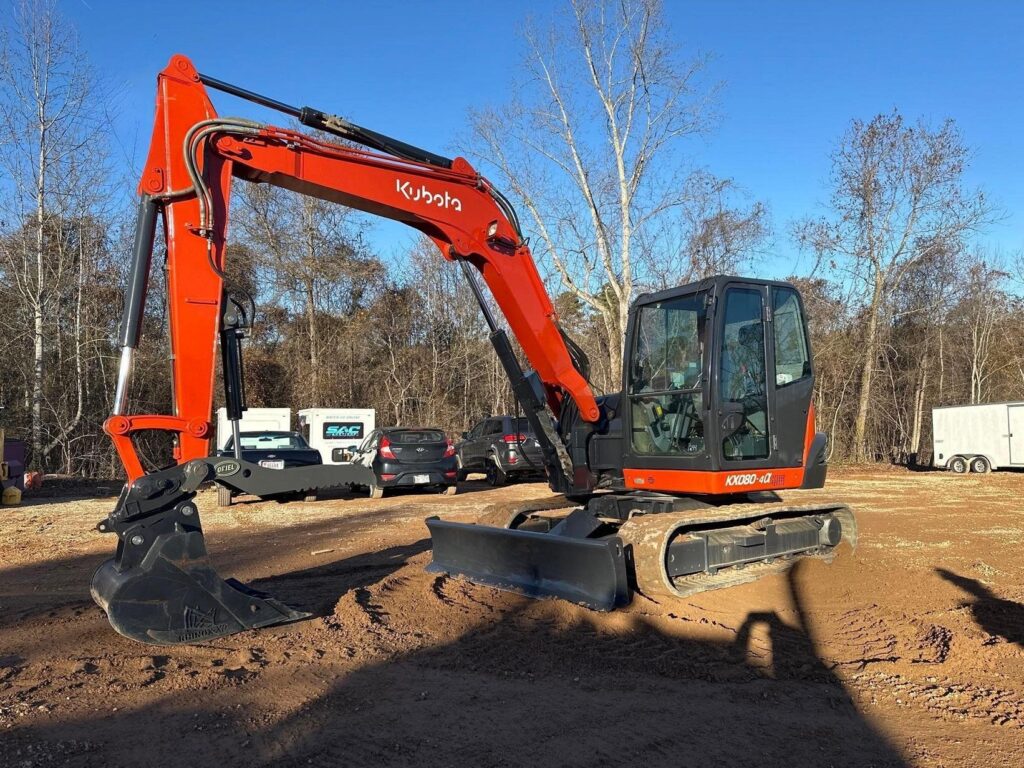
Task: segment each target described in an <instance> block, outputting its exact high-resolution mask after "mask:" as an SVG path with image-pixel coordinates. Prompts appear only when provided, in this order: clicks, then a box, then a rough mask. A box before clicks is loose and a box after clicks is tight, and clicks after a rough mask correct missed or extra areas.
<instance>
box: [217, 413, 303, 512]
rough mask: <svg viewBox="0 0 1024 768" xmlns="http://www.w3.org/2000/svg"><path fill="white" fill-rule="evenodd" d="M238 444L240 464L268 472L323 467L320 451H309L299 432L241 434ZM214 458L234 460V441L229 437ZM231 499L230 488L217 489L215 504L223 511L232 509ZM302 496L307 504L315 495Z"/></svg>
mask: <svg viewBox="0 0 1024 768" xmlns="http://www.w3.org/2000/svg"><path fill="white" fill-rule="evenodd" d="M238 441H239V443H241V445H242V459H243V460H245V461H251V462H252V463H253V464H259V465H260V466H261V467H267V468H268V469H285V468H286V467H308V466H310V465H312V464H323V459H322V458H321V456H320V451H318V450H316V449H315V448H310V447H309V443H307V442H306V440H305V438H304V437H303V436H302V435H300V434H299V433H298V432H242V433H241V434H240V435H239V436H238ZM217 455H218V456H232V457H233V456H234V455H235V443H234V438H231V437H229V438H228V441H227V443H226V444H225V447H224V449H223V450H220V451H217ZM231 495H232V493H231V489H230V488H225V487H224V486H218V488H217V503H218V504H220V506H222V507H228V506H231ZM302 496H303V498H304V499H305V500H306V501H315V500H316V494H310V495H305V494H303V495H302ZM285 497H287V494H286V495H285ZM296 498H297V496H296Z"/></svg>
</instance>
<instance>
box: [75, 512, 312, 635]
mask: <svg viewBox="0 0 1024 768" xmlns="http://www.w3.org/2000/svg"><path fill="white" fill-rule="evenodd" d="M136 535H137V536H140V535H143V534H136ZM123 546H124V547H129V548H130V547H133V546H136V545H133V544H132V543H131V541H130V540H129V541H128V542H126V543H125V544H124V545H123ZM138 546H144V543H143V544H142V545H138ZM126 559H127V558H123V557H122V546H119V547H118V556H117V557H115V558H113V559H111V560H107V561H106V562H105V563H103V564H102V565H101V566H100V567H99V568H98V569H97V570H96V573H95V574H94V575H93V579H92V588H91V590H90V591H91V593H92V597H93V600H95V601H96V603H97V604H98V605H99V606H100V607H101V608H102V609H103V610H104V611H105V612H106V614H107V618H108V619H109V620H110V624H111V626H112V627H113V628H114V629H116V630H117V631H118V632H120V633H121V634H122V635H124V636H125V637H130V638H131V639H133V640H138V641H140V642H143V643H154V644H158V645H176V644H181V643H197V642H202V641H206V640H211V639H213V638H216V637H223V636H224V635H231V634H234V633H235V632H241V631H243V630H246V629H256V628H259V627H266V626H270V625H272V624H281V623H284V622H289V621H296V620H298V619H303V618H306V617H308V616H309V615H310V614H308V613H303V612H301V611H295V610H292V609H291V608H289V607H288V606H287V605H285V604H284V603H281V602H278V601H277V600H274V599H273V598H271V597H269V596H268V595H266V594H264V593H262V592H257V591H256V590H254V589H251V588H249V587H247V586H246V585H244V584H242V583H241V582H239V581H236V580H235V579H226V580H225V579H222V578H221V577H220V575H219V574H218V573H217V571H216V570H215V569H214V568H213V566H212V565H210V562H209V559H208V558H207V556H206V546H205V544H204V542H203V534H202V532H201V531H186V530H184V529H182V528H181V527H180V526H179V527H178V530H176V531H172V532H169V533H164V534H161V535H159V536H157V537H156V538H155V540H154V541H153V542H152V545H151V546H149V548H148V549H147V551H146V553H145V555H144V556H143V557H142V559H141V560H139V561H138V562H137V563H134V564H127V563H126V562H125V561H126Z"/></svg>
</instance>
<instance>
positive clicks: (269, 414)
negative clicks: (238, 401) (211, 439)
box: [217, 408, 292, 451]
mask: <svg viewBox="0 0 1024 768" xmlns="http://www.w3.org/2000/svg"><path fill="white" fill-rule="evenodd" d="M291 428H292V409H291V408H247V409H246V410H244V411H242V418H241V420H240V421H239V422H238V431H239V432H288V431H290V430H291ZM229 437H231V422H230V421H229V420H228V411H227V408H218V409H217V450H218V451H223V450H224V447H225V446H226V445H227V442H228V438H229Z"/></svg>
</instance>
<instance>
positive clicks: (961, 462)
mask: <svg viewBox="0 0 1024 768" xmlns="http://www.w3.org/2000/svg"><path fill="white" fill-rule="evenodd" d="M947 466H948V467H949V470H950V471H951V472H953V473H954V474H957V475H962V474H964V473H965V472H966V471H967V466H968V465H967V459H965V458H964V457H963V456H954V457H953V458H952V459H950V460H949V464H948V465H947Z"/></svg>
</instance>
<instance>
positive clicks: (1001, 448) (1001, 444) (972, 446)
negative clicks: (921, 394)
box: [932, 402, 1024, 472]
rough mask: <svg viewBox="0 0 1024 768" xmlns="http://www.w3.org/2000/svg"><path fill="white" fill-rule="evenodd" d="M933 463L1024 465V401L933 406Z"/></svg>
mask: <svg viewBox="0 0 1024 768" xmlns="http://www.w3.org/2000/svg"><path fill="white" fill-rule="evenodd" d="M932 463H933V464H934V465H935V466H936V467H944V468H946V469H950V470H952V471H954V472H967V471H971V472H988V471H989V470H990V469H1003V468H1006V467H1024V402H1016V403H988V404H985V405H954V406H947V407H945V408H933V409H932Z"/></svg>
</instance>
